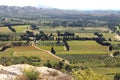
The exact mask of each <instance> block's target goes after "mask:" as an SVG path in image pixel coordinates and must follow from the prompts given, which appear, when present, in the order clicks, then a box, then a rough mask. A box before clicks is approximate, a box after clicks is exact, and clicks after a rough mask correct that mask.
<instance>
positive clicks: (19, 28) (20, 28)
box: [12, 25, 30, 33]
mask: <svg viewBox="0 0 120 80" xmlns="http://www.w3.org/2000/svg"><path fill="white" fill-rule="evenodd" d="M29 26H30V25H19V26H12V27H13V28H14V29H15V30H16V32H19V33H21V32H24V31H25V30H26V29H28V27H29Z"/></svg>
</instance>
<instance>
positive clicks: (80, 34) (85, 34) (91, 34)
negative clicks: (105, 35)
mask: <svg viewBox="0 0 120 80" xmlns="http://www.w3.org/2000/svg"><path fill="white" fill-rule="evenodd" d="M75 35H78V36H79V37H87V38H93V37H97V36H96V35H94V33H87V32H86V33H75Z"/></svg>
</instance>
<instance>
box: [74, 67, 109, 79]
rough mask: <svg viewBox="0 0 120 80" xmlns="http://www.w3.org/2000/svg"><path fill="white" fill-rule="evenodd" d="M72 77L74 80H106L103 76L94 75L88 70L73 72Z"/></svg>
mask: <svg viewBox="0 0 120 80" xmlns="http://www.w3.org/2000/svg"><path fill="white" fill-rule="evenodd" d="M73 77H74V79H75V80H108V79H107V78H106V77H105V76H103V75H100V74H96V73H94V71H93V70H92V69H90V68H88V69H86V70H78V71H73Z"/></svg>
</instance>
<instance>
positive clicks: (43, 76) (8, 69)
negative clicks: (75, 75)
mask: <svg viewBox="0 0 120 80" xmlns="http://www.w3.org/2000/svg"><path fill="white" fill-rule="evenodd" d="M29 67H34V66H31V65H27V64H17V65H12V66H2V65H0V80H14V79H15V78H16V77H17V76H20V75H22V74H23V70H24V69H25V68H29ZM34 69H35V70H37V71H38V72H39V73H40V77H39V80H72V78H71V76H69V75H67V74H64V73H62V72H60V71H58V70H55V69H52V68H48V67H34Z"/></svg>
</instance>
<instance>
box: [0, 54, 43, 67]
mask: <svg viewBox="0 0 120 80" xmlns="http://www.w3.org/2000/svg"><path fill="white" fill-rule="evenodd" d="M40 61H41V59H40V58H38V57H32V56H30V57H25V56H19V57H7V56H6V57H0V64H2V65H6V66H9V65H13V64H31V65H34V66H37V65H40ZM37 63H39V64H37Z"/></svg>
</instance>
